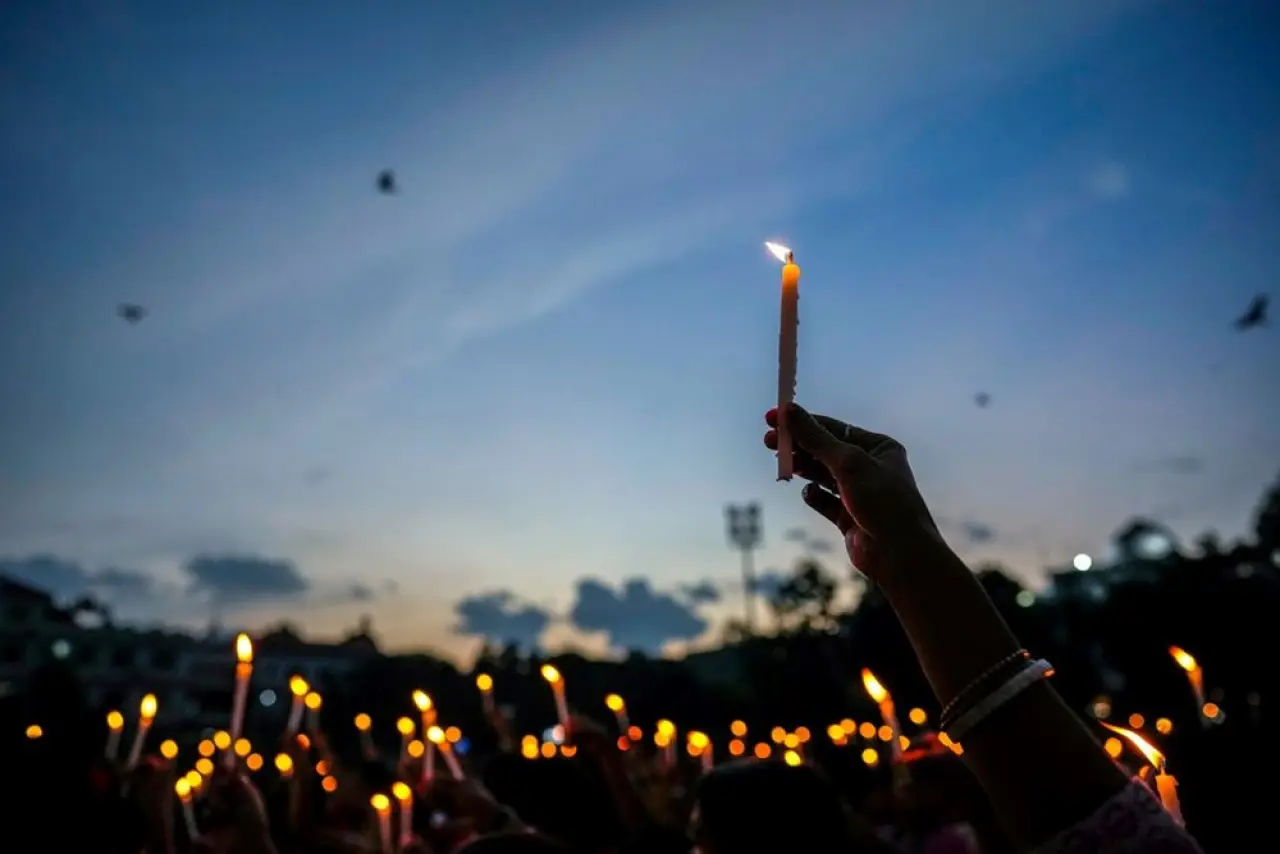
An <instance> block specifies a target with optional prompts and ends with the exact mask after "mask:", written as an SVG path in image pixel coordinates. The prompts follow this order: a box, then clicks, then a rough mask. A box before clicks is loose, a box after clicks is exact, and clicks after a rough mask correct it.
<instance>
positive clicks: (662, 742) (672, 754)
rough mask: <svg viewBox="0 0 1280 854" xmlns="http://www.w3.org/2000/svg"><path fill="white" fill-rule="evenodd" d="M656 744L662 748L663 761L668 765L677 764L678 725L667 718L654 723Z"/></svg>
mask: <svg viewBox="0 0 1280 854" xmlns="http://www.w3.org/2000/svg"><path fill="white" fill-rule="evenodd" d="M654 730H655V732H654V740H653V741H654V744H656V745H657V746H658V747H661V748H662V758H663V761H665V762H666V763H667V765H668V766H671V765H675V764H676V745H675V741H676V725H675V724H673V723H672V722H671V721H669V720H666V719H665V718H664V719H662V720H660V721H658V722H657V723H656V724H655V725H654Z"/></svg>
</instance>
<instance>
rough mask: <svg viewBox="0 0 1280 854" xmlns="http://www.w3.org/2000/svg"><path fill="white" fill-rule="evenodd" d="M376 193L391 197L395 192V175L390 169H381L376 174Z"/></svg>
mask: <svg viewBox="0 0 1280 854" xmlns="http://www.w3.org/2000/svg"><path fill="white" fill-rule="evenodd" d="M378 192H379V193H382V194H383V195H387V196H392V195H395V192H396V173H395V172H392V171H391V170H390V169H383V170H382V171H381V172H379V173H378Z"/></svg>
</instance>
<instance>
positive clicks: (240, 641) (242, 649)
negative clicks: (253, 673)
mask: <svg viewBox="0 0 1280 854" xmlns="http://www.w3.org/2000/svg"><path fill="white" fill-rule="evenodd" d="M236 660H237V661H239V662H240V663H241V664H252V663H253V641H251V640H249V636H248V635H246V634H245V633H244V632H241V633H240V634H238V635H236Z"/></svg>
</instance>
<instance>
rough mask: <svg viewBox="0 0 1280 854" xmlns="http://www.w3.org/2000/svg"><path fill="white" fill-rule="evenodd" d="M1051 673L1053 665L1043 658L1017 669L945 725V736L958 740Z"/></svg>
mask: <svg viewBox="0 0 1280 854" xmlns="http://www.w3.org/2000/svg"><path fill="white" fill-rule="evenodd" d="M1052 675H1053V665H1052V664H1050V663H1049V662H1047V661H1045V660H1044V659H1043V658H1041V659H1037V660H1036V661H1033V662H1031V664H1029V665H1027V666H1026V667H1024V668H1023V669H1022V670H1019V671H1018V672H1017V673H1015V674H1013V676H1010V677H1009V680H1008V681H1007V682H1005V683H1004V684H1003V685H1001V686H1000V687H999V688H997V689H995V690H994V691H992V692H991V693H990V694H988V695H987V696H985V697H983V698H982V699H981V700H979V701H978V702H977V703H975V704H974V705H973V708H971V709H970V710H969V711H967V712H965V713H964V714H963V715H961V716H960V717H959V718H957V719H956V722H955V723H953V724H952V725H951V726H949V727H947V737H948V738H950V739H951V740H952V741H957V742H958V741H960V739H962V738H964V735H965V733H967V732H969V730H971V729H973V728H974V727H975V726H977V725H978V724H980V723H982V721H983V720H985V719H986V718H987V717H988V716H989V715H990V714H991V713H992V712H994V711H995V710H996V709H998V708H1000V707H1001V706H1003V705H1004V704H1005V703H1007V702H1009V701H1010V700H1012V699H1013V698H1014V697H1016V696H1018V695H1019V694H1021V693H1022V692H1023V691H1025V690H1027V689H1028V688H1030V687H1031V686H1032V685H1034V684H1036V683H1037V682H1039V681H1040V680H1041V679H1045V678H1047V677H1049V676H1052Z"/></svg>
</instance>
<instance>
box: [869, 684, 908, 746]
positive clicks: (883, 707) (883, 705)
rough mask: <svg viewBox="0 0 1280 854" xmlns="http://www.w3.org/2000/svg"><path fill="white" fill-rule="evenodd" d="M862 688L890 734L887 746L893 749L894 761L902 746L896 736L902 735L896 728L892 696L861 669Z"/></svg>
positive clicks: (898, 727)
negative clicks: (878, 709)
mask: <svg viewBox="0 0 1280 854" xmlns="http://www.w3.org/2000/svg"><path fill="white" fill-rule="evenodd" d="M862 686H863V687H864V688H866V689H867V694H868V696H870V697H871V699H872V700H873V701H874V702H875V703H876V705H877V706H879V707H880V718H881V720H883V721H884V725H885V726H887V727H888V728H889V730H890V732H891V735H892V737H891V738H890V739H889V744H890V746H891V747H892V748H893V756H894V758H895V759H897V758H900V757H901V756H902V745H900V744H899V743H898V736H899V735H901V733H902V728H901V727H900V726H898V715H897V712H896V711H895V710H894V707H893V696H892V695H891V694H890V693H889V691H888V690H887V689H886V688H885V687H884V686H883V685H881V684H880V680H879V679H877V678H876V675H875V674H874V673H872V672H871V671H870V670H868V669H867V668H865V667H864V668H862Z"/></svg>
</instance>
